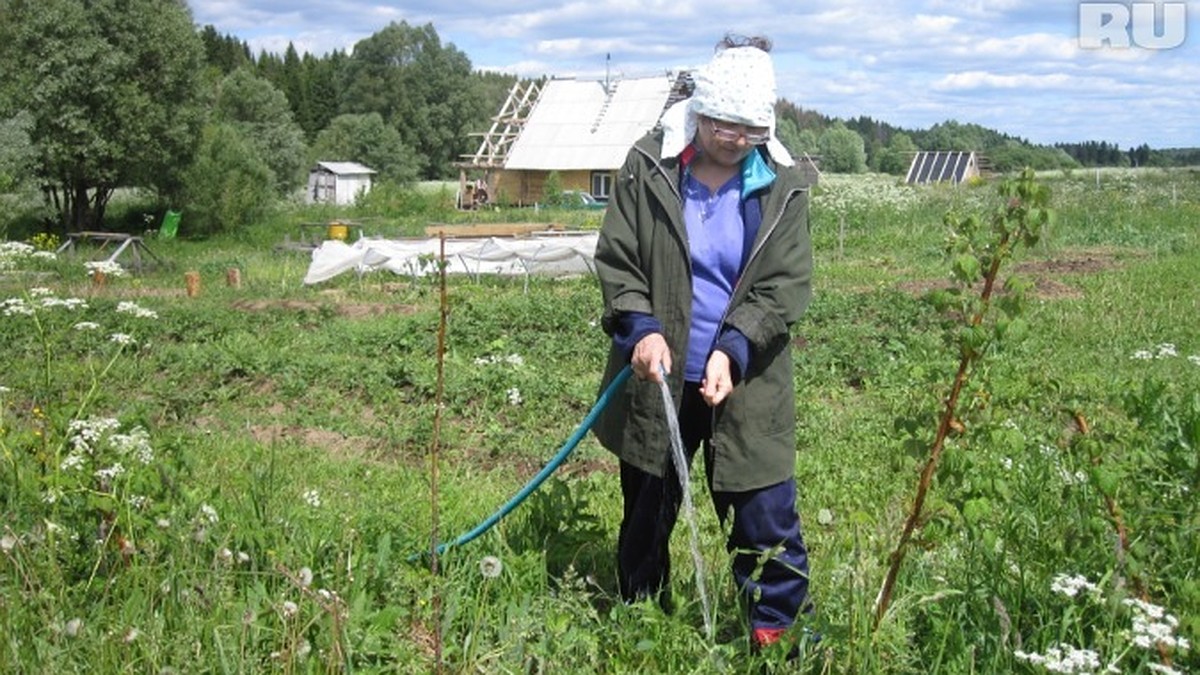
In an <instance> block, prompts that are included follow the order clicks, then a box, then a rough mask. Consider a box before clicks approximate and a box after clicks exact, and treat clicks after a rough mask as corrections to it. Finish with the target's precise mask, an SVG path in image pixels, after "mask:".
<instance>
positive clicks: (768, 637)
mask: <svg viewBox="0 0 1200 675" xmlns="http://www.w3.org/2000/svg"><path fill="white" fill-rule="evenodd" d="M786 632H787V629H786V628H755V629H754V632H753V633H751V634H750V639H751V640H752V641H753V642H754V646H755V647H756V648H758V649H762V648H763V647H766V646H768V645H773V644H775V643H776V642H779V641H780V640H781V639H783V634H784V633H786Z"/></svg>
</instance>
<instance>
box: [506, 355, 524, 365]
mask: <svg viewBox="0 0 1200 675" xmlns="http://www.w3.org/2000/svg"><path fill="white" fill-rule="evenodd" d="M504 362H505V363H507V364H508V365H510V366H523V365H525V359H523V358H521V355H520V354H509V355H508V356H506V357H504Z"/></svg>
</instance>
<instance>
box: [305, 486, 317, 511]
mask: <svg viewBox="0 0 1200 675" xmlns="http://www.w3.org/2000/svg"><path fill="white" fill-rule="evenodd" d="M302 497H303V499H304V503H305V504H308V505H309V506H311V507H312V508H314V509H319V508H321V493H320V492H319V491H317V490H305V491H304V495H303V496H302Z"/></svg>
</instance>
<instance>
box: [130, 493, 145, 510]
mask: <svg viewBox="0 0 1200 675" xmlns="http://www.w3.org/2000/svg"><path fill="white" fill-rule="evenodd" d="M149 502H150V498H149V497H146V496H145V495H130V496H129V505H130V506H132V507H133V508H135V509H138V510H139V511H140V510H141V509H143V508H145V506H146V504H147V503H149Z"/></svg>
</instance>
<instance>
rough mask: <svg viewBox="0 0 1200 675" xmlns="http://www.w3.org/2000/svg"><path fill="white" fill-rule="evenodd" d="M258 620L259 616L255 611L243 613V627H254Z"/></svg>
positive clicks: (249, 610)
mask: <svg viewBox="0 0 1200 675" xmlns="http://www.w3.org/2000/svg"><path fill="white" fill-rule="evenodd" d="M257 620H258V615H257V614H255V613H254V610H252V609H247V610H246V611H244V612H242V625H243V626H249V625H252V624H253V623H254V622H255V621H257Z"/></svg>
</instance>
